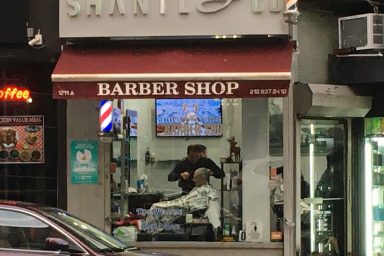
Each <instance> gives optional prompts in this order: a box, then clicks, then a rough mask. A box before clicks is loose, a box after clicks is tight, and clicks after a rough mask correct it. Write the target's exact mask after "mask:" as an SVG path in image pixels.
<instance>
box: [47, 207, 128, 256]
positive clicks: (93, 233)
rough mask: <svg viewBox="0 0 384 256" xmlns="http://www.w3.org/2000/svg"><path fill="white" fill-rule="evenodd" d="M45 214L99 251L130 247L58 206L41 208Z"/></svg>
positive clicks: (116, 250) (122, 249) (123, 249)
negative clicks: (57, 207)
mask: <svg viewBox="0 0 384 256" xmlns="http://www.w3.org/2000/svg"><path fill="white" fill-rule="evenodd" d="M40 210H41V211H42V212H43V213H44V215H45V216H47V217H48V218H50V219H51V220H53V221H54V222H55V223H57V224H59V225H60V226H64V227H65V228H66V229H69V230H70V231H71V233H72V234H74V235H75V236H76V237H78V238H79V239H80V240H81V241H82V242H84V243H85V244H87V245H88V246H89V247H90V248H92V249H93V250H95V251H98V252H122V251H126V250H128V249H130V248H129V247H128V246H127V245H125V244H124V243H122V242H120V241H119V240H117V239H116V238H114V237H113V236H111V235H110V234H108V233H106V232H104V231H102V230H101V229H99V228H97V227H95V226H93V225H91V224H88V223H86V222H84V221H82V220H79V219H78V218H76V217H74V216H72V215H70V214H69V213H67V212H65V211H62V210H60V209H56V208H40Z"/></svg>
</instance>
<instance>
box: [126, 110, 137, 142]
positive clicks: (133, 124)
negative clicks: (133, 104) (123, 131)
mask: <svg viewBox="0 0 384 256" xmlns="http://www.w3.org/2000/svg"><path fill="white" fill-rule="evenodd" d="M126 116H127V117H129V124H130V128H129V137H137V111H136V110H132V109H127V110H126Z"/></svg>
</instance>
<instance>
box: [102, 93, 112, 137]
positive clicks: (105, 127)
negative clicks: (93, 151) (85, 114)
mask: <svg viewBox="0 0 384 256" xmlns="http://www.w3.org/2000/svg"><path fill="white" fill-rule="evenodd" d="M99 121H100V130H101V131H102V132H106V133H107V132H112V128H113V126H112V101H111V100H102V101H101V102H100V116H99Z"/></svg>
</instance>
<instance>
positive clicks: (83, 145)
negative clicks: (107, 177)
mask: <svg viewBox="0 0 384 256" xmlns="http://www.w3.org/2000/svg"><path fill="white" fill-rule="evenodd" d="M70 157H71V182H72V184H97V182H98V180H99V173H98V167H99V165H98V142H97V141H78V140H76V141H72V142H71V153H70Z"/></svg>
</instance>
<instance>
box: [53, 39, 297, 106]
mask: <svg viewBox="0 0 384 256" xmlns="http://www.w3.org/2000/svg"><path fill="white" fill-rule="evenodd" d="M291 58H292V46H291V44H290V43H289V42H287V41H282V42H268V43H266V42H264V43H255V42H252V43H249V42H247V43H236V44H209V45H207V44H206V43H200V44H196V45H191V44H186V45H183V44H182V43H181V44H178V45H173V46H170V45H166V46H163V45H158V46H149V45H145V44H144V45H140V46H137V45H136V46H134V47H127V46H125V47H118V48H111V47H108V48H103V49H101V48H97V49H95V48H91V49H84V48H82V49H81V48H76V47H73V46H72V47H67V48H66V49H64V51H63V52H62V54H61V56H60V59H59V61H58V63H57V65H56V67H55V70H54V72H53V74H52V81H53V97H54V98H57V99H82V98H93V99H103V98H104V99H105V98H109V99H111V98H206V97H210V98H212V97H218V98H227V97H228V98H231V97H232V98H233V97H238V98H246V97H282V96H286V95H287V93H288V86H289V82H290V77H291V73H290V67H291Z"/></svg>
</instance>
